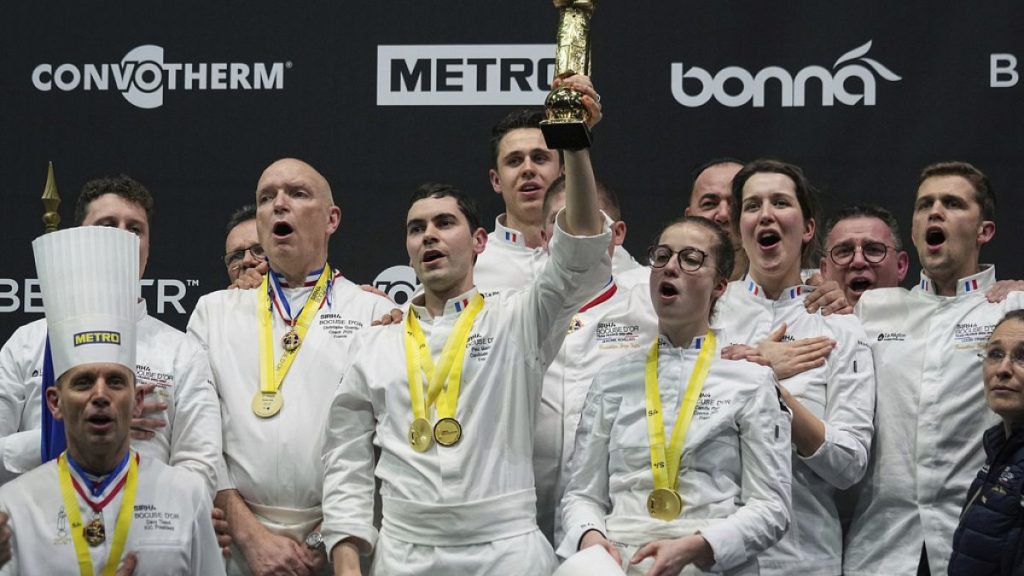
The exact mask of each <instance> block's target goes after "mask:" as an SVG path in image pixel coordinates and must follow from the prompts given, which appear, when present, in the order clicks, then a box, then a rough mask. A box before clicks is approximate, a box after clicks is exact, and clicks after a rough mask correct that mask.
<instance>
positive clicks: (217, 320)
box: [188, 274, 394, 561]
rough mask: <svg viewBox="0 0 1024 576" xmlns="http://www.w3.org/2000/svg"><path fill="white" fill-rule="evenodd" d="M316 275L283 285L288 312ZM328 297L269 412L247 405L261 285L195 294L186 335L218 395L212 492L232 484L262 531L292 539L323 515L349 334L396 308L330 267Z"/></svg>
mask: <svg viewBox="0 0 1024 576" xmlns="http://www.w3.org/2000/svg"><path fill="white" fill-rule="evenodd" d="M318 277H319V274H316V275H315V277H311V278H312V282H307V283H306V284H307V285H306V286H300V287H297V288H287V287H285V288H283V292H284V294H285V296H286V297H287V298H288V301H289V303H290V305H291V310H292V313H293V314H294V316H295V317H298V315H299V313H300V312H301V310H302V306H303V305H304V304H305V302H306V299H307V298H308V297H309V294H310V292H312V289H313V288H312V286H311V285H310V284H315V282H316V279H317V278H318ZM329 294H330V296H329V297H328V299H327V301H326V302H325V303H324V305H323V307H322V308H321V309H320V311H319V312H318V313H317V315H316V317H315V318H314V320H313V322H312V324H311V325H310V327H309V332H307V333H306V337H305V338H303V341H302V347H301V348H300V349H299V351H298V353H297V356H296V357H295V360H294V361H293V363H292V365H291V368H290V369H289V371H288V374H287V375H286V376H285V378H284V383H283V384H282V386H281V389H280V393H281V394H282V395H283V396H284V406H283V407H282V409H281V412H280V413H278V414H277V415H276V416H273V417H271V418H260V417H258V416H256V415H255V414H253V411H252V398H253V396H254V395H255V394H256V392H257V391H259V389H260V362H259V334H260V333H259V328H258V315H257V306H258V304H257V303H258V301H259V289H256V290H221V291H219V292H214V293H212V294H207V295H206V296H203V297H202V298H200V299H199V302H198V303H197V304H196V309H195V312H193V314H192V318H191V319H190V320H189V324H188V330H189V333H190V334H194V335H195V336H196V337H197V338H198V339H199V340H200V341H201V342H202V343H203V344H204V345H205V346H206V347H207V348H208V349H209V354H210V365H211V367H212V369H213V378H214V385H215V386H216V389H217V393H218V394H219V395H220V399H221V413H222V416H223V421H224V463H225V464H226V467H227V470H226V474H221V475H218V486H217V488H218V490H226V489H237V490H238V492H239V493H240V494H241V496H242V498H243V499H244V500H245V501H246V503H247V504H248V506H249V508H250V509H251V510H252V512H253V513H254V514H255V515H256V517H257V518H258V519H259V520H260V522H262V523H263V525H264V526H265V527H266V528H267V529H268V530H270V531H271V532H273V533H276V534H283V535H287V536H290V537H291V538H292V539H294V540H296V541H298V542H302V541H303V540H304V538H305V537H306V535H307V534H308V533H309V532H310V531H311V530H312V529H313V528H314V527H316V525H317V524H319V522H320V519H321V516H322V513H321V510H320V494H321V490H322V488H323V474H322V469H321V467H320V451H321V447H322V446H323V431H324V422H325V420H326V418H327V409H328V407H329V406H330V401H331V397H332V396H333V394H334V389H335V388H336V387H337V384H338V382H339V381H340V380H341V375H342V373H343V367H344V366H345V365H346V363H347V354H348V349H349V344H350V342H351V341H352V336H354V335H355V333H356V332H358V331H359V330H361V329H362V328H363V327H364V326H369V325H370V323H371V322H373V321H374V320H376V319H378V318H380V317H382V316H384V315H385V314H387V313H388V312H389V311H390V310H391V309H392V308H393V307H394V304H392V303H391V301H390V300H388V299H387V298H384V297H382V296H378V295H376V294H371V293H369V292H366V291H364V290H362V289H361V288H359V287H358V286H356V285H355V284H353V283H352V282H350V281H348V280H346V279H345V278H343V277H341V276H340V275H337V274H336V275H335V277H334V283H333V288H332V289H331V291H330V292H329ZM272 319H273V320H272V325H273V342H274V362H275V364H276V363H277V361H278V359H279V358H280V356H281V354H282V353H283V352H284V349H283V347H282V345H281V337H282V336H283V335H284V334H285V332H286V331H287V330H288V329H289V327H288V325H287V324H286V323H285V321H284V320H283V319H282V318H281V316H280V315H279V314H278V313H277V311H276V309H275V310H274V311H273V313H272ZM238 560H240V561H241V560H242V559H241V558H239V559H238Z"/></svg>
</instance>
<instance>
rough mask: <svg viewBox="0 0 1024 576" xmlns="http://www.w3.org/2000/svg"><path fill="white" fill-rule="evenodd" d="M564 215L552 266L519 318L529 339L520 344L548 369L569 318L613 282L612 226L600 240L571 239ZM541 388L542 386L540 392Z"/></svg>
mask: <svg viewBox="0 0 1024 576" xmlns="http://www.w3.org/2000/svg"><path fill="white" fill-rule="evenodd" d="M563 212H564V209H563ZM563 212H559V215H558V217H557V218H556V220H555V231H554V238H552V241H551V244H550V246H549V254H550V257H549V258H548V261H547V262H546V263H545V264H544V268H543V269H542V270H541V273H540V274H538V275H537V279H536V280H534V283H533V285H532V286H530V287H529V288H528V289H527V290H525V291H524V292H523V293H522V295H521V296H522V299H521V300H519V301H518V302H517V305H518V306H523V307H525V313H521V314H520V316H519V318H520V326H519V328H520V332H521V333H522V335H523V336H524V338H523V339H520V340H519V341H520V342H525V344H524V346H525V351H526V352H527V353H529V354H530V355H531V360H539V361H540V362H541V364H542V365H543V366H545V367H546V366H548V365H549V364H550V363H551V361H552V360H553V359H554V357H555V355H556V354H558V350H559V348H560V347H561V346H562V341H563V340H564V339H565V332H566V329H567V327H568V323H569V319H570V318H572V315H573V314H574V313H575V312H576V311H577V310H578V309H579V307H580V306H582V305H583V304H585V303H586V300H587V298H589V297H592V296H593V295H594V294H596V293H597V292H598V291H599V290H600V289H601V286H603V285H604V284H605V283H607V282H608V279H609V278H611V258H610V257H609V256H608V245H609V243H610V242H611V228H609V226H608V222H607V221H606V222H605V223H604V224H603V226H604V228H603V229H602V230H601V233H600V234H598V235H596V236H572V235H570V234H568V233H566V232H565V231H564V230H563V229H562V227H561V225H560V221H561V220H562V218H564V215H563ZM540 384H541V383H540V382H537V386H538V387H539V386H540Z"/></svg>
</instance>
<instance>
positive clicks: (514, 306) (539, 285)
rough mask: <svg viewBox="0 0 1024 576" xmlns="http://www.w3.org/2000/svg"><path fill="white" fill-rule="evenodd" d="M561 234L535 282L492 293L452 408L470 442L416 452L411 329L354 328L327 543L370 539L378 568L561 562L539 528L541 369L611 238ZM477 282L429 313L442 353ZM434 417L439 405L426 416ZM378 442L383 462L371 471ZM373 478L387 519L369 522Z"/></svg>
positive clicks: (465, 570)
mask: <svg viewBox="0 0 1024 576" xmlns="http://www.w3.org/2000/svg"><path fill="white" fill-rule="evenodd" d="M555 234H556V236H558V237H559V242H557V243H556V244H555V245H553V247H552V251H551V258H550V260H549V262H548V263H547V265H546V266H545V268H544V271H543V272H542V273H541V274H540V275H539V276H538V277H537V280H536V281H535V283H534V285H533V286H532V287H531V288H529V289H527V290H524V291H520V292H518V293H517V294H515V295H512V296H502V295H496V296H493V297H491V298H487V299H486V300H485V303H484V307H483V309H482V310H481V311H480V313H479V315H478V316H477V317H476V320H475V321H474V324H473V328H472V330H471V332H470V335H469V340H468V342H467V345H466V354H465V358H464V362H463V368H462V384H461V388H460V392H459V398H458V405H457V410H456V417H457V418H458V420H459V422H460V423H461V426H462V430H463V437H462V440H461V441H460V442H459V443H458V444H455V445H454V446H451V447H444V446H438V445H436V444H434V445H433V446H432V447H431V448H429V449H428V450H427V451H426V452H422V453H421V452H417V451H415V450H414V449H413V448H412V446H410V444H409V439H408V438H409V437H408V434H409V426H410V424H411V423H412V419H413V415H412V407H411V402H410V398H409V383H408V377H407V373H406V358H405V344H404V337H405V327H404V326H400V325H392V326H385V327H381V328H375V329H372V330H367V331H365V332H363V333H362V334H360V335H359V336H358V337H357V341H358V344H357V345H356V346H358V352H356V353H354V354H353V356H352V357H353V364H352V366H351V368H350V369H349V370H348V371H347V372H346V374H345V377H344V379H343V380H342V382H341V385H340V386H339V387H338V391H337V394H336V396H335V398H334V402H333V404H332V405H331V412H330V417H329V419H328V429H327V441H326V444H325V446H324V456H323V462H324V468H325V478H324V523H323V527H322V529H321V530H322V533H323V535H324V540H325V542H326V545H327V550H328V551H331V550H332V549H333V548H334V546H335V545H336V544H338V542H340V541H341V540H343V539H345V538H348V537H354V538H356V539H357V540H358V541H362V542H363V543H366V544H368V545H369V546H371V547H372V546H374V545H375V544H376V555H375V557H374V565H373V570H372V572H371V573H372V574H378V575H390V574H399V573H403V574H405V573H408V574H446V575H448V574H487V575H488V576H500V575H505V574H507V575H516V576H518V575H521V574H531V575H532V574H550V573H551V572H552V571H553V570H554V568H555V564H556V562H555V557H554V553H553V551H552V549H551V546H550V544H549V543H548V542H547V541H546V540H545V539H544V537H543V535H542V534H541V533H540V531H539V530H538V528H537V523H536V504H535V500H536V498H535V493H534V477H533V434H534V424H535V422H536V414H537V405H538V403H539V401H540V393H541V382H542V375H543V372H544V369H545V368H546V367H547V365H548V364H549V363H550V362H551V359H552V358H553V357H554V356H555V354H556V353H557V352H558V348H559V346H560V345H561V343H562V339H563V338H564V337H565V327H566V326H568V325H569V320H570V319H571V318H572V315H573V314H574V313H575V312H576V310H577V309H578V308H579V307H580V306H581V305H582V304H583V303H584V302H585V300H586V298H587V297H588V296H589V295H592V294H594V293H596V292H597V291H598V290H599V289H600V288H601V286H602V284H603V283H604V282H606V281H607V279H608V276H609V274H610V262H609V259H608V257H607V248H608V242H609V236H610V235H609V233H608V232H607V228H606V229H605V232H604V233H602V234H600V235H597V236H591V237H570V236H568V235H566V234H565V233H564V232H563V231H562V230H561V228H558V227H556V232H555ZM476 293H477V291H476V289H475V288H474V289H472V290H470V291H469V292H467V293H465V294H462V295H460V296H458V297H456V298H453V299H451V300H449V301H448V302H447V303H446V304H445V307H444V311H443V313H442V314H441V315H439V316H437V317H435V318H431V317H430V315H429V314H428V313H427V312H426V310H425V309H424V308H423V307H421V306H416V305H414V306H412V307H411V308H410V311H409V313H415V314H417V316H418V317H419V319H420V323H421V326H422V328H423V332H424V335H425V337H426V340H427V343H428V346H429V347H430V351H431V354H433V355H434V357H435V358H438V357H439V356H440V353H441V349H442V348H443V346H444V343H445V340H446V339H447V337H448V335H449V334H450V333H451V331H452V329H453V327H454V324H455V322H456V320H457V319H458V317H459V311H460V310H461V309H462V308H463V307H465V306H466V305H467V304H468V301H469V299H471V298H472V297H473V296H474V295H475V294H476ZM434 414H435V412H434V411H433V410H432V411H431V419H434V418H435V416H434ZM374 444H376V445H377V446H379V447H380V451H381V454H380V459H379V461H378V462H377V464H376V468H375V467H374V451H373V447H374ZM374 473H376V476H377V477H378V478H379V479H380V482H381V489H380V495H381V499H382V501H383V528H382V530H381V533H380V538H379V539H378V538H377V530H376V529H375V528H374V527H373V523H372V518H373V490H374V478H373V477H374Z"/></svg>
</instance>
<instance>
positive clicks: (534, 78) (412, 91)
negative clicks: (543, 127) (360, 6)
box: [377, 44, 555, 106]
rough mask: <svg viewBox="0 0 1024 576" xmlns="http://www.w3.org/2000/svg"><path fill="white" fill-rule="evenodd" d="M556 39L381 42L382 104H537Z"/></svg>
mask: <svg viewBox="0 0 1024 576" xmlns="http://www.w3.org/2000/svg"><path fill="white" fill-rule="evenodd" d="M554 72H555V46H554V45H553V44H486V45H481V44H466V45H427V46H412V45H393V46H377V105H378V106H477V105H524V106H539V105H541V104H543V103H544V98H545V97H546V96H547V93H548V91H550V90H551V79H552V78H553V77H554Z"/></svg>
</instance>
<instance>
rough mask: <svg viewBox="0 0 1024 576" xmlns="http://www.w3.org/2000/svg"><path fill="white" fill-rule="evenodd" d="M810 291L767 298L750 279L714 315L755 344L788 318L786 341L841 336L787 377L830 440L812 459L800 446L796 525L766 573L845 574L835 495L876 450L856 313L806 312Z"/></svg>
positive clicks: (764, 562)
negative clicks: (820, 358)
mask: <svg viewBox="0 0 1024 576" xmlns="http://www.w3.org/2000/svg"><path fill="white" fill-rule="evenodd" d="M811 290H813V288H811V287H809V286H793V287H791V288H787V289H785V290H783V291H782V295H781V296H780V297H779V299H778V300H769V299H768V298H766V297H765V295H764V289H763V288H761V287H760V286H758V285H757V283H755V282H754V281H753V280H751V279H750V277H749V276H747V277H745V278H744V279H742V280H737V281H734V282H730V283H729V287H728V288H727V289H726V292H725V294H724V295H723V296H722V298H721V299H720V300H719V302H718V306H717V308H716V310H717V312H716V316H715V318H714V323H715V325H716V326H720V327H722V328H723V329H725V331H726V333H727V335H728V337H729V339H730V340H731V342H732V343H738V344H748V345H757V344H758V343H760V342H762V341H764V340H765V339H767V338H768V335H769V334H770V333H771V332H772V330H774V329H775V328H777V327H778V326H779V325H780V324H782V323H783V322H785V323H786V326H787V329H786V337H785V338H786V339H787V340H789V339H790V338H792V339H794V340H799V339H802V338H810V337H814V336H828V337H830V338H832V339H833V340H835V341H836V348H835V349H834V350H832V352H831V353H830V354H829V356H828V358H826V360H825V364H824V365H823V366H820V367H818V368H813V369H811V370H808V371H806V372H803V373H801V374H797V375H795V376H792V377H790V378H787V379H786V380H784V381H783V382H782V385H783V386H785V387H786V389H787V390H789V392H790V393H791V394H792V395H793V396H794V397H795V398H796V399H798V400H799V401H800V403H801V404H803V406H804V407H806V408H807V409H808V410H810V411H811V412H812V413H813V414H814V415H815V416H817V417H818V418H820V419H821V420H822V421H823V422H824V423H825V442H824V443H823V444H822V445H821V447H820V448H819V449H818V451H817V452H815V453H814V454H811V455H808V456H802V455H800V454H798V453H797V452H796V449H795V447H794V450H793V458H792V463H793V517H792V522H791V523H790V528H789V532H787V533H786V535H785V537H783V538H782V540H781V541H779V543H778V544H776V545H775V546H773V547H772V548H770V549H768V550H767V551H765V552H764V553H763V554H762V555H761V556H760V557H759V563H760V566H761V572H762V573H763V574H787V575H788V574H794V573H797V572H799V573H801V574H806V575H818V574H820V575H824V576H830V575H835V574H840V573H841V571H842V542H843V540H842V528H841V526H840V521H839V512H838V510H837V507H836V502H835V494H836V491H837V490H838V489H844V488H848V487H850V486H852V485H853V484H854V483H855V482H857V481H858V480H860V479H861V477H862V476H863V475H864V471H865V470H866V468H867V461H868V452H869V449H870V447H871V435H872V417H873V414H874V407H875V373H874V368H873V362H872V358H871V350H870V349H869V348H868V344H867V342H866V339H865V336H864V329H863V328H861V326H860V321H859V320H858V319H857V317H856V316H853V315H836V314H832V315H830V316H822V315H821V314H808V313H807V311H806V309H805V308H804V299H805V298H806V296H807V294H808V293H809V292H810V291H811Z"/></svg>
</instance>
